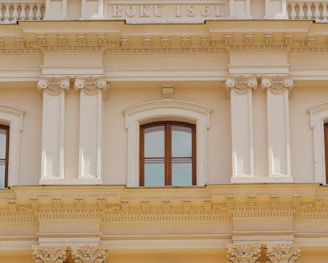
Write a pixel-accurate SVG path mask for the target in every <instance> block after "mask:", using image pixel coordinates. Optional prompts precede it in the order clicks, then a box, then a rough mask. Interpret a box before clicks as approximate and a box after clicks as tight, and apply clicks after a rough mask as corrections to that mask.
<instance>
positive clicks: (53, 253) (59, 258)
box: [32, 246, 67, 263]
mask: <svg viewBox="0 0 328 263" xmlns="http://www.w3.org/2000/svg"><path fill="white" fill-rule="evenodd" d="M32 254H33V259H34V261H35V263H63V262H64V261H65V260H66V258H67V250H66V247H65V246H46V247H44V246H32Z"/></svg>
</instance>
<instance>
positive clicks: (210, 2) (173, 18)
mask: <svg viewBox="0 0 328 263" xmlns="http://www.w3.org/2000/svg"><path fill="white" fill-rule="evenodd" d="M327 5H328V1H327V0H321V1H314V0H265V1H262V0H206V1H202V3H199V2H195V1H191V0H183V1H182V0H181V1H167V2H166V3H163V2H162V1H159V0H157V1H150V0H147V1H143V2H142V3H135V1H132V0H69V1H68V0H30V1H22V0H14V1H7V0H1V1H0V23H4V24H7V23H16V21H19V20H125V21H126V22H127V23H128V24H129V23H131V24H134V23H142V24H144V23H146V24H147V23H204V22H205V21H208V20H227V19H230V20H234V19H269V20H271V19H291V20H294V19H297V20H315V21H316V22H326V21H327V20H328V12H327Z"/></svg>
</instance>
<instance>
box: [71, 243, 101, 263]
mask: <svg viewBox="0 0 328 263" xmlns="http://www.w3.org/2000/svg"><path fill="white" fill-rule="evenodd" d="M107 251H108V249H106V248H105V247H102V246H89V245H86V246H83V247H74V246H72V247H71V254H72V259H73V260H74V262H75V263H89V262H90V263H105V262H107V261H106V254H107Z"/></svg>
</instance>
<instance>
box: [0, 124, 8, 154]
mask: <svg viewBox="0 0 328 263" xmlns="http://www.w3.org/2000/svg"><path fill="white" fill-rule="evenodd" d="M6 144H7V130H6V129H3V128H1V127H0V159H6Z"/></svg>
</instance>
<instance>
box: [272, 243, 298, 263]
mask: <svg viewBox="0 0 328 263" xmlns="http://www.w3.org/2000/svg"><path fill="white" fill-rule="evenodd" d="M300 254H301V247H300V245H299V244H280V245H279V244H278V245H276V244H274V245H273V244H271V245H267V257H268V259H270V262H272V263H300V260H299V257H300Z"/></svg>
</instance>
